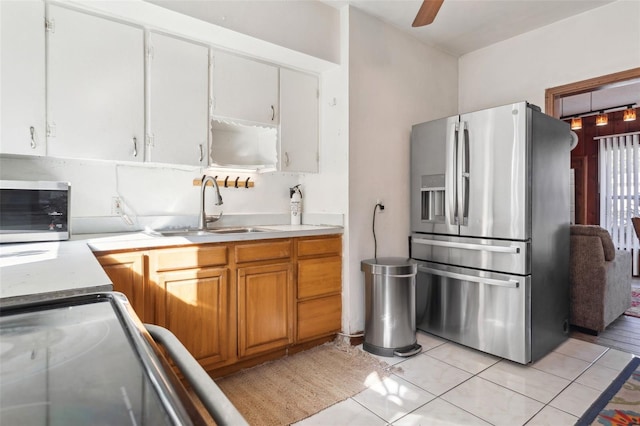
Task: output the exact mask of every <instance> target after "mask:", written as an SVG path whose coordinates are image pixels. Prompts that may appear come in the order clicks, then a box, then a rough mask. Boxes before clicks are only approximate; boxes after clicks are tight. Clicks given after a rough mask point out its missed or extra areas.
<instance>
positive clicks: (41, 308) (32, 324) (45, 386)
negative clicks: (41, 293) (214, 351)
mask: <svg viewBox="0 0 640 426" xmlns="http://www.w3.org/2000/svg"><path fill="white" fill-rule="evenodd" d="M120 296H121V295H119V294H117V293H105V294H95V295H86V296H79V297H73V298H69V299H61V300H58V301H56V302H55V303H48V304H44V303H39V304H35V305H29V306H22V307H16V308H14V307H11V308H6V309H2V311H1V312H0V419H1V421H2V424H6V425H18V424H20V425H79V424H91V425H164V424H167V425H169V424H190V423H191V420H190V419H189V415H188V414H187V411H186V410H185V408H184V406H183V405H182V403H181V402H180V398H179V397H178V396H177V394H176V392H175V390H174V389H172V387H171V385H170V384H169V383H170V380H169V379H168V378H167V376H166V371H165V370H164V369H163V368H162V362H161V361H160V360H159V358H158V357H157V356H156V355H155V352H154V350H152V348H151V346H150V345H149V342H147V341H146V339H145V338H144V337H143V333H142V331H141V330H140V328H141V324H136V320H132V319H131V318H130V317H129V316H128V315H129V314H128V312H127V307H126V299H125V298H124V297H122V299H124V303H123V302H122V300H119V297H120Z"/></svg>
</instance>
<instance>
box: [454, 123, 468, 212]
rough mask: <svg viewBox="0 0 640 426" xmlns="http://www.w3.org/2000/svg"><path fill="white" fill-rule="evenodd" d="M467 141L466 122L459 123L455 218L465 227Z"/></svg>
mask: <svg viewBox="0 0 640 426" xmlns="http://www.w3.org/2000/svg"><path fill="white" fill-rule="evenodd" d="M468 139H469V130H468V129H467V122H466V121H461V122H460V126H459V130H458V137H457V145H456V162H457V166H456V187H457V191H456V195H457V207H458V210H457V217H458V224H459V225H466V222H465V219H466V217H467V203H466V199H467V185H465V184H466V182H465V179H468V178H469V173H468V171H467V167H466V162H467V158H468V155H467V150H468V149H469V145H468V143H467V142H468Z"/></svg>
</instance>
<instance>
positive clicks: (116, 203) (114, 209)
mask: <svg viewBox="0 0 640 426" xmlns="http://www.w3.org/2000/svg"><path fill="white" fill-rule="evenodd" d="M111 215H112V216H122V200H120V197H111Z"/></svg>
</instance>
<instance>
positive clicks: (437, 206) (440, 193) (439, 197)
mask: <svg viewBox="0 0 640 426" xmlns="http://www.w3.org/2000/svg"><path fill="white" fill-rule="evenodd" d="M421 180H422V183H421V186H420V193H421V194H420V195H421V199H422V206H421V211H422V213H421V215H422V220H423V221H430V222H444V221H445V217H444V205H445V189H444V174H441V175H422V177H421Z"/></svg>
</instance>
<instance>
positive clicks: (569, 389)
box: [296, 332, 634, 426]
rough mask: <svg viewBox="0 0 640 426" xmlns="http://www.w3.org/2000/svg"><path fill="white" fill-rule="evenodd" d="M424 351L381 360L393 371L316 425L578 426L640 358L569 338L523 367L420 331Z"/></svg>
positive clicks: (306, 424)
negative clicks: (591, 406) (624, 369)
mask: <svg viewBox="0 0 640 426" xmlns="http://www.w3.org/2000/svg"><path fill="white" fill-rule="evenodd" d="M418 343H420V344H421V345H422V353H421V354H419V355H416V356H414V357H411V358H408V359H406V358H400V357H393V358H387V357H377V358H378V359H380V360H382V361H384V362H386V363H387V364H389V365H390V366H394V367H397V368H395V369H393V374H391V375H390V377H387V378H384V379H380V378H379V377H377V376H370V377H369V378H368V379H367V383H366V384H367V386H368V388H367V389H366V390H364V391H363V392H361V393H359V394H358V395H355V396H354V397H352V398H349V399H347V400H345V401H343V402H340V403H338V404H336V405H333V406H332V407H329V408H327V409H326V410H324V411H321V412H320V413H317V414H315V415H314V416H312V417H309V418H307V419H305V420H302V421H301V422H298V423H296V425H299V426H310V425H322V426H325V425H367V426H369V425H372V426H374V425H389V424H392V425H396V426H410V425H428V426H432V425H433V426H437V425H442V426H445V425H446V426H452V425H465V426H466V425H485V426H486V425H508V426H517V425H527V426H534V425H535V426H538V425H540V426H542V425H550V426H551V425H553V426H563V425H573V424H574V423H575V422H576V420H578V418H579V417H580V416H581V415H582V414H583V413H584V412H585V411H586V410H587V408H589V406H590V405H591V403H592V402H593V401H594V400H595V399H596V398H597V397H598V396H599V395H600V394H601V393H602V391H603V390H604V389H605V388H606V387H607V386H608V385H609V384H610V383H611V381H612V380H613V379H614V378H615V377H616V376H617V375H618V373H619V372H620V371H621V370H622V369H623V368H624V367H625V365H627V363H628V362H629V360H630V359H631V358H632V357H633V356H634V355H632V354H629V353H625V352H621V351H618V350H615V349H609V348H606V347H604V346H599V345H595V344H593V343H588V342H583V341H581V340H576V339H569V340H568V341H567V342H565V343H563V344H562V345H561V346H560V347H558V348H557V349H556V350H555V351H553V352H551V353H550V354H548V355H547V356H546V357H544V358H543V359H541V360H539V361H538V362H536V363H534V364H532V365H529V366H523V365H520V364H517V363H514V362H511V361H507V360H505V359H501V358H497V357H494V356H491V355H488V354H485V353H483V352H479V351H475V350H473V349H469V348H466V347H464V346H460V345H457V344H455V343H452V342H448V341H446V340H443V339H440V338H437V337H435V336H432V335H429V334H425V333H422V332H418Z"/></svg>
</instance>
